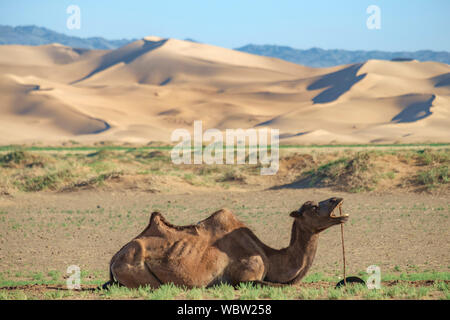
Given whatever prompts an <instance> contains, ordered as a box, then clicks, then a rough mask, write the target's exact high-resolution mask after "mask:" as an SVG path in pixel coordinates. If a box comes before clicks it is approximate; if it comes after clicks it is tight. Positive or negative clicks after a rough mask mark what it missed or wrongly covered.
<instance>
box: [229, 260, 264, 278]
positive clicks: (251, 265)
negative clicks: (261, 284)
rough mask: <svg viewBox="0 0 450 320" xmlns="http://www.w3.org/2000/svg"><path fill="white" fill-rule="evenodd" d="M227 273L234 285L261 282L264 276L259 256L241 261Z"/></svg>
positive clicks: (262, 261)
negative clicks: (232, 279)
mask: <svg viewBox="0 0 450 320" xmlns="http://www.w3.org/2000/svg"><path fill="white" fill-rule="evenodd" d="M229 271H230V272H229V274H230V275H231V278H234V282H235V283H239V282H247V281H255V280H262V279H264V277H265V274H266V268H265V265H264V260H263V259H262V257H261V256H251V257H248V258H245V259H241V260H240V261H239V262H238V263H236V264H235V265H234V266H233V267H232V268H231V269H230V270H229ZM233 275H234V276H233Z"/></svg>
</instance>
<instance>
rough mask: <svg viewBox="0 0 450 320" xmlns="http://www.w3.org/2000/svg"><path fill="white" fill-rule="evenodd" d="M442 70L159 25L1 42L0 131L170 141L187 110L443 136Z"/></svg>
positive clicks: (21, 137)
mask: <svg viewBox="0 0 450 320" xmlns="http://www.w3.org/2000/svg"><path fill="white" fill-rule="evenodd" d="M449 80H450V66H449V65H446V64H441V63H436V62H424V63H420V62H417V61H410V62H389V61H378V60H369V61H367V62H365V63H359V64H353V65H346V66H339V67H333V68H326V69H315V68H308V67H304V66H300V65H296V64H292V63H288V62H285V61H282V60H278V59H273V58H266V57H260V56H255V55H251V54H246V53H242V52H237V51H233V50H228V49H224V48H219V47H214V46H210V45H206V44H199V43H194V42H189V41H181V40H175V39H161V38H157V37H147V38H144V39H142V40H139V41H136V42H133V43H131V44H129V45H127V46H124V47H122V48H119V49H117V50H112V51H101V50H97V51H86V50H79V49H73V48H69V47H65V46H62V45H59V44H52V45H45V46H39V47H28V46H0V95H1V102H2V103H1V104H0V143H1V144H6V143H21V142H32V141H40V142H48V143H51V142H58V141H64V140H69V139H73V140H77V141H82V142H89V141H99V140H116V141H117V140H119V141H129V142H148V141H151V140H160V141H170V134H171V132H172V131H173V130H174V129H176V128H186V129H189V130H192V126H193V121H194V120H203V125H204V129H205V128H219V129H221V130H224V129H227V128H252V127H255V128H262V127H270V128H276V129H280V133H281V137H282V143H283V142H284V143H331V142H339V143H367V142H430V141H432V142H439V141H445V142H448V141H449V140H450V129H449V128H450V81H449Z"/></svg>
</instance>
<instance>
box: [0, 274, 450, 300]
mask: <svg viewBox="0 0 450 320" xmlns="http://www.w3.org/2000/svg"><path fill="white" fill-rule="evenodd" d="M92 274H95V273H93V272H84V273H83V274H82V276H84V277H87V276H88V275H90V276H92ZM20 275H21V276H26V277H28V279H30V280H26V281H16V282H13V281H7V280H5V279H4V277H5V274H0V279H1V281H0V299H2V300H11V299H18V300H24V299H50V300H54V299H73V298H94V299H149V300H170V299H188V300H201V299H223V300H233V299H240V300H255V299H272V300H287V299H303V300H311V299H330V300H336V299H339V300H341V299H446V300H448V299H449V297H450V294H449V283H448V281H449V278H450V273H448V272H428V273H426V272H425V273H411V274H407V275H406V274H403V273H402V274H400V275H387V276H385V277H383V281H390V280H399V281H400V282H399V283H395V284H393V285H389V286H388V285H385V283H382V286H381V289H374V290H369V289H367V288H366V287H365V286H364V285H361V284H354V285H348V286H346V287H341V288H337V289H336V288H334V284H335V283H336V282H335V281H334V280H331V281H329V280H330V279H332V278H329V277H327V276H324V275H322V274H319V273H317V274H313V275H311V278H310V279H309V281H302V283H304V284H308V283H313V282H317V281H323V284H317V285H316V286H315V287H310V286H304V285H300V286H285V287H271V286H260V285H253V284H249V283H241V284H239V285H238V286H237V288H233V287H232V286H230V285H227V284H221V285H215V286H213V287H211V288H192V289H186V288H183V287H178V286H175V285H173V284H165V285H163V286H161V287H159V288H158V289H156V290H153V289H151V288H149V287H140V288H138V289H128V288H125V287H118V286H115V285H114V286H111V287H110V289H109V290H96V291H94V292H90V291H82V292H79V291H70V290H45V291H41V292H39V293H36V292H34V291H27V290H26V289H20V288H19V289H16V290H4V289H3V290H2V289H1V288H2V287H6V286H24V285H31V284H41V285H44V284H45V285H56V284H59V285H64V281H63V279H62V278H61V274H60V273H58V272H55V271H50V272H48V273H47V274H45V273H42V272H37V273H36V272H35V273H28V274H27V273H24V274H20ZM97 276H100V275H99V274H97ZM55 277H56V278H58V277H59V279H58V280H57V281H55V280H54V279H55ZM82 278H83V277H82ZM421 280H427V281H433V283H431V284H428V285H427V286H416V285H415V284H414V283H409V282H408V281H421ZM101 283H102V281H101V280H100V279H95V280H90V281H87V282H83V281H82V286H83V285H86V284H91V285H100V284H101ZM327 283H328V284H327Z"/></svg>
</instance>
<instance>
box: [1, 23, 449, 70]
mask: <svg viewBox="0 0 450 320" xmlns="http://www.w3.org/2000/svg"><path fill="white" fill-rule="evenodd" d="M135 40H136V39H121V40H107V39H104V38H101V37H92V38H79V37H72V36H68V35H65V34H62V33H58V32H55V31H52V30H49V29H47V28H43V27H37V26H18V27H11V26H2V25H0V44H22V45H32V46H36V45H43V44H49V43H60V44H63V45H66V46H70V47H73V48H85V49H116V48H118V47H121V46H124V45H126V44H128V43H130V42H133V41H135ZM185 40H189V41H193V42H196V41H195V40H192V39H185ZM235 50H238V51H242V52H247V53H251V54H256V55H261V56H267V57H274V58H279V59H283V60H286V61H290V62H294V63H297V64H301V65H305V66H310V67H331V66H337V65H343V64H350V63H357V62H363V61H366V60H369V59H378V60H410V59H415V60H418V61H436V62H443V63H446V64H450V52H447V51H439V52H438V51H431V50H420V51H414V52H408V51H400V52H387V51H363V50H356V51H352V50H340V49H333V50H324V49H320V48H311V49H306V50H302V49H294V48H291V47H287V46H277V45H254V44H248V45H245V46H243V47H240V48H235Z"/></svg>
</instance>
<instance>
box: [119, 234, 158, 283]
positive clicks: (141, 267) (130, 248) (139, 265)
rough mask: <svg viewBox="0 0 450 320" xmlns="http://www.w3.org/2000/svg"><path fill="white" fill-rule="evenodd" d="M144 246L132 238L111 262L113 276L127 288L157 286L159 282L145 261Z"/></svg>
mask: <svg viewBox="0 0 450 320" xmlns="http://www.w3.org/2000/svg"><path fill="white" fill-rule="evenodd" d="M144 253H145V247H144V246H143V244H142V243H141V241H140V240H134V241H132V242H130V243H129V244H128V245H126V246H125V247H124V248H123V249H122V250H121V252H119V253H118V255H117V257H116V259H115V260H114V261H113V262H112V263H111V272H112V274H113V276H114V278H115V279H116V280H117V281H118V282H119V283H120V284H122V285H124V286H125V287H128V288H137V287H139V286H146V285H148V286H151V287H152V288H154V289H156V288H158V287H159V286H160V285H161V283H160V281H159V280H158V279H157V278H156V277H155V275H154V274H153V273H152V272H151V270H150V269H149V268H148V266H147V264H146V263H145V257H144Z"/></svg>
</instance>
